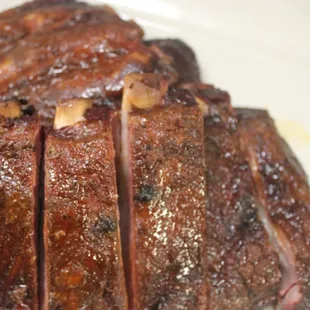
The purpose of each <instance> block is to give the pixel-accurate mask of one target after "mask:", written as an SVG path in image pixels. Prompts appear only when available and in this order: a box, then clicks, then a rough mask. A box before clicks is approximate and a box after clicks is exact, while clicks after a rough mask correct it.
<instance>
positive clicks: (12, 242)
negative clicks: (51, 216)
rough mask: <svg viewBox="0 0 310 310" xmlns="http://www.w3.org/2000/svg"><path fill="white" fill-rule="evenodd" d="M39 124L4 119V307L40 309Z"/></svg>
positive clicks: (0, 215)
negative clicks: (38, 229)
mask: <svg viewBox="0 0 310 310" xmlns="http://www.w3.org/2000/svg"><path fill="white" fill-rule="evenodd" d="M39 137H40V125H39V122H38V121H37V119H36V118H35V117H28V116H24V117H22V118H20V119H16V120H6V119H4V118H2V117H0V227H1V229H0V308H1V309H29V310H30V309H31V310H33V309H37V302H38V282H37V234H36V232H37V224H38V223H37V222H38V221H37V214H38V213H37V212H38V206H37V203H38V193H37V191H38V174H39V173H38V170H39V169H38V168H39V162H40V148H41V145H40V141H39Z"/></svg>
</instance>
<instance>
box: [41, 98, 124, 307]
mask: <svg viewBox="0 0 310 310" xmlns="http://www.w3.org/2000/svg"><path fill="white" fill-rule="evenodd" d="M72 105H73V106H74V103H72ZM112 119H113V113H111V112H110V111H109V110H108V109H106V108H104V107H101V108H98V107H97V108H94V109H93V110H91V111H89V112H87V115H86V120H85V121H82V122H79V123H77V124H75V125H73V126H68V127H64V128H61V129H58V130H51V131H49V132H48V134H47V140H46V152H45V174H46V178H45V216H44V220H45V223H44V237H45V281H46V283H45V290H46V291H45V301H44V305H43V306H44V308H43V309H55V310H56V309H122V310H123V309H127V296H126V290H125V280H124V274H123V264H122V257H121V245H120V235H119V216H118V206H117V199H118V196H117V189H116V173H115V164H114V157H115V152H114V149H113V138H112Z"/></svg>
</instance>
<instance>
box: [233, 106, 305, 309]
mask: <svg viewBox="0 0 310 310" xmlns="http://www.w3.org/2000/svg"><path fill="white" fill-rule="evenodd" d="M238 114H239V119H240V126H241V128H242V135H243V139H244V145H245V149H246V150H247V152H248V157H249V158H250V163H251V169H252V173H253V176H254V178H255V181H256V186H257V189H258V192H259V195H260V198H261V201H263V203H264V204H265V205H266V208H268V212H269V214H270V216H271V217H272V220H273V222H274V223H275V224H276V225H277V226H278V227H279V228H281V230H282V231H283V232H284V234H285V235H286V236H287V238H288V240H289V241H290V242H291V245H292V247H293V251H294V254H295V256H296V261H295V264H296V268H297V273H298V277H299V281H300V286H301V292H302V294H303V298H302V300H301V302H300V304H299V305H298V306H296V308H295V307H294V305H295V304H296V303H297V302H298V300H299V299H300V294H299V284H298V283H295V285H294V286H292V287H291V289H290V290H288V291H287V300H288V301H290V303H291V304H292V309H300V310H301V309H302V310H303V309H310V189H309V185H308V180H307V176H306V174H305V172H304V171H303V169H302V167H301V165H300V163H299V162H298V160H297V159H296V157H295V155H294V154H293V152H292V150H291V149H290V148H289V146H288V145H287V143H286V142H285V141H284V140H283V139H282V137H281V136H280V135H279V133H278V132H277V129H276V127H275V125H274V122H273V120H272V119H271V118H270V117H269V115H268V113H267V112H266V111H262V110H251V109H240V110H238ZM293 307H294V308H293Z"/></svg>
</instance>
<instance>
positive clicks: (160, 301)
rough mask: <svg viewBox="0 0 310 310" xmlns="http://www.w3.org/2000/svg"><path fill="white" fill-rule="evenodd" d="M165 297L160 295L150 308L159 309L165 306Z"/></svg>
mask: <svg viewBox="0 0 310 310" xmlns="http://www.w3.org/2000/svg"><path fill="white" fill-rule="evenodd" d="M166 299H167V297H166V296H161V297H159V298H158V300H157V301H156V302H155V304H154V305H153V306H151V307H150V310H161V309H164V308H165V307H167V301H166Z"/></svg>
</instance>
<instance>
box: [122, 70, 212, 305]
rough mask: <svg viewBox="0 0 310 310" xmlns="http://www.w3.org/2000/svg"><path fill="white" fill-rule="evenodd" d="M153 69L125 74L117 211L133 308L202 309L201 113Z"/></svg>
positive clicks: (204, 283) (204, 285) (204, 293)
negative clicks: (118, 208) (168, 86)
mask: <svg viewBox="0 0 310 310" xmlns="http://www.w3.org/2000/svg"><path fill="white" fill-rule="evenodd" d="M166 90H167V85H165V83H164V82H163V81H161V79H160V78H159V77H158V76H156V75H139V74H137V75H129V76H127V77H126V78H125V88H124V97H123V103H122V155H121V158H122V173H121V174H120V177H119V180H120V181H119V183H120V188H121V199H120V210H121V227H122V237H123V253H124V255H123V257H124V265H125V269H126V275H127V291H128V294H129V307H130V309H197V310H199V309H203V310H205V309H207V307H208V304H207V280H206V272H205V271H206V255H205V254H206V252H205V249H204V244H205V240H204V238H205V235H206V233H205V232H206V223H205V182H204V161H203V115H202V112H201V111H200V109H199V107H198V105H196V103H195V100H194V99H193V97H192V96H191V95H190V94H189V93H188V92H186V91H181V90H179V91H173V90H172V91H170V92H169V94H168V95H166Z"/></svg>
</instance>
